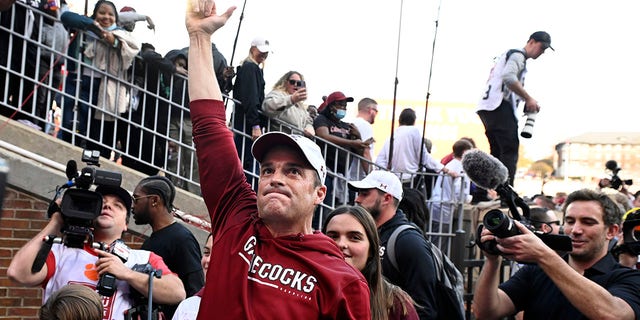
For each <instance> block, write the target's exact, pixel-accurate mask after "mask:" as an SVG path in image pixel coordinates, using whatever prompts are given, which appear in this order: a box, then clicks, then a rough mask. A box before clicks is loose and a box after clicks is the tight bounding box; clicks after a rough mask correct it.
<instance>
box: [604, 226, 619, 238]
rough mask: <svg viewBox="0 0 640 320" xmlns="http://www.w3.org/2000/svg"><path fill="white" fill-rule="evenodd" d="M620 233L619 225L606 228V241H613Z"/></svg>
mask: <svg viewBox="0 0 640 320" xmlns="http://www.w3.org/2000/svg"><path fill="white" fill-rule="evenodd" d="M619 232H620V225H619V224H617V223H614V224H612V225H610V226H607V240H611V239H613V238H614V237H615V236H617V235H618V233H619Z"/></svg>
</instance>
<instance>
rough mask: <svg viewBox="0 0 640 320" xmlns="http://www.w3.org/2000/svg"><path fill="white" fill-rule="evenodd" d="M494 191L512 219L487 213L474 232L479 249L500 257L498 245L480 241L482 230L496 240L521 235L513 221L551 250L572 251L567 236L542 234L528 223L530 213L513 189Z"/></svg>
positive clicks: (506, 187) (499, 188) (500, 188)
mask: <svg viewBox="0 0 640 320" xmlns="http://www.w3.org/2000/svg"><path fill="white" fill-rule="evenodd" d="M496 191H497V192H498V194H500V197H501V198H502V199H505V201H506V203H507V206H508V207H509V212H510V213H511V216H512V217H513V218H511V217H509V216H508V215H507V214H506V213H504V212H503V211H502V210H499V209H493V210H490V211H489V212H487V213H486V214H485V216H484V218H483V219H482V225H480V226H478V230H477V232H476V244H477V245H478V247H480V249H482V250H484V251H486V252H488V253H489V254H493V255H502V252H501V251H500V250H498V247H497V245H498V244H497V242H496V241H495V240H491V241H485V242H481V241H480V234H481V232H482V228H483V227H484V228H487V230H489V231H491V233H493V234H494V235H495V236H496V237H498V238H508V237H512V236H516V235H519V234H521V232H520V229H518V226H516V224H515V222H514V220H517V221H519V222H520V223H522V224H523V225H525V226H526V227H527V228H528V229H529V230H531V231H532V232H533V233H534V234H535V235H536V236H538V237H539V238H540V239H541V240H542V241H543V242H544V243H545V244H546V245H547V246H549V247H550V248H551V249H553V250H556V251H565V252H569V251H571V250H572V249H573V247H572V244H571V238H569V237H568V236H566V235H557V234H551V233H544V232H541V231H538V230H536V229H535V228H534V227H533V225H531V224H530V223H529V221H528V220H529V211H530V208H529V206H528V205H527V203H526V202H525V201H524V200H523V199H522V198H520V197H519V196H518V195H517V194H516V193H515V192H514V191H513V189H511V187H510V186H509V185H508V184H503V185H500V186H498V188H496ZM518 208H519V209H520V210H522V215H520V212H519V210H518Z"/></svg>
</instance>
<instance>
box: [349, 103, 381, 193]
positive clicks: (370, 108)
mask: <svg viewBox="0 0 640 320" xmlns="http://www.w3.org/2000/svg"><path fill="white" fill-rule="evenodd" d="M377 115H378V103H377V102H376V101H375V100H373V99H371V98H362V100H360V102H358V116H357V118H355V119H354V120H353V125H354V126H356V128H358V131H359V132H360V138H361V140H362V141H368V140H369V139H371V143H370V144H369V147H368V148H365V150H364V153H363V154H362V157H363V158H365V159H367V160H369V161H370V162H373V143H374V142H373V126H372V124H373V123H374V122H375V119H376V116H377ZM372 169H373V168H370V166H369V163H368V162H366V161H360V159H358V158H354V159H353V160H352V161H351V166H349V175H348V178H349V180H362V179H364V177H366V176H367V174H368V173H369V172H370V171H371V170H372Z"/></svg>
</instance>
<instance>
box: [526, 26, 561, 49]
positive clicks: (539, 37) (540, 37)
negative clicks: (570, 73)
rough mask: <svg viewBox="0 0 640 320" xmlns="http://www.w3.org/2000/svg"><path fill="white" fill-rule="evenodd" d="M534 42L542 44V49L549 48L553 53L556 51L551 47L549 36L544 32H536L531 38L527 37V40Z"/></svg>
mask: <svg viewBox="0 0 640 320" xmlns="http://www.w3.org/2000/svg"><path fill="white" fill-rule="evenodd" d="M531 39H533V40H535V41H538V42H542V45H543V46H544V48H545V49H546V48H549V49H551V50H553V51H556V50H555V49H554V48H553V47H552V46H551V36H550V35H549V34H548V33H546V32H544V31H536V32H534V33H532V34H531V36H530V37H529V40H531Z"/></svg>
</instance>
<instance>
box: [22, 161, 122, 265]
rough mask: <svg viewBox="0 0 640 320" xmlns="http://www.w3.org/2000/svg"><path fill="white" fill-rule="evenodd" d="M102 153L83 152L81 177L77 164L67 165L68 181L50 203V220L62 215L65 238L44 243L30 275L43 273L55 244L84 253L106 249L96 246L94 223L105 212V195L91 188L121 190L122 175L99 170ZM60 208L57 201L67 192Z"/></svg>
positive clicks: (70, 162) (99, 245) (97, 244)
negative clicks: (105, 187) (87, 246)
mask: <svg viewBox="0 0 640 320" xmlns="http://www.w3.org/2000/svg"><path fill="white" fill-rule="evenodd" d="M99 159H100V152H99V151H93V150H83V151H82V161H83V162H85V163H87V167H85V168H83V169H82V170H81V171H80V172H79V173H78V166H77V164H76V162H75V161H74V160H69V161H68V162H67V168H66V170H65V171H66V175H67V179H69V181H67V182H66V183H65V184H64V185H62V186H57V187H56V192H55V195H54V196H53V199H52V200H51V202H50V203H49V209H48V210H47V214H48V216H49V218H51V216H52V215H53V214H54V213H55V212H60V213H61V215H62V220H63V222H64V224H63V226H62V228H61V230H60V231H61V232H62V237H56V236H55V235H50V236H46V237H45V238H44V239H43V242H44V244H43V246H42V247H41V248H40V251H39V252H38V255H37V256H36V259H35V260H34V262H33V265H32V266H31V272H32V273H35V272H38V271H40V270H41V269H42V266H43V265H44V263H45V261H46V258H47V255H48V254H49V251H51V246H52V245H53V244H54V243H61V244H63V245H65V246H67V247H70V248H79V249H82V248H83V247H84V246H85V244H89V245H90V246H92V247H93V248H103V247H104V245H103V244H100V243H94V242H93V221H94V220H95V219H96V218H97V217H98V216H99V215H100V212H101V211H102V195H100V194H99V193H97V192H95V191H90V190H89V188H90V187H91V186H92V185H96V186H120V182H121V181H122V175H121V174H120V173H118V172H111V171H106V170H100V169H98V168H97V167H98V166H99V165H100V163H99ZM65 189H67V190H66V191H65V192H64V195H63V196H62V201H61V203H60V205H59V206H58V204H57V203H56V199H57V198H58V197H59V196H60V194H61V193H62V191H64V190H65Z"/></svg>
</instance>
